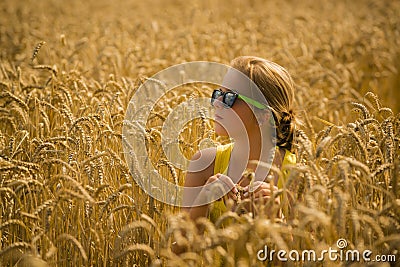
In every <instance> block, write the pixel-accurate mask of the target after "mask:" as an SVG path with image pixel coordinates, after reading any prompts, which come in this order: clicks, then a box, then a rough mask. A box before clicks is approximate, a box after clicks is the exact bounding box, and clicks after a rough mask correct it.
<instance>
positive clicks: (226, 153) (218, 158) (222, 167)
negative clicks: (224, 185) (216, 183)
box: [214, 143, 233, 175]
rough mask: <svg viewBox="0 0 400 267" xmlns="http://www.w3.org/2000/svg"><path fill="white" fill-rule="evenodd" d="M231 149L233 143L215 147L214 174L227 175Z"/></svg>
mask: <svg viewBox="0 0 400 267" xmlns="http://www.w3.org/2000/svg"><path fill="white" fill-rule="evenodd" d="M232 149H233V143H229V144H226V145H222V146H218V147H217V152H216V155H215V164H214V174H217V173H221V174H225V175H227V173H228V167H229V160H230V158H231V152H232Z"/></svg>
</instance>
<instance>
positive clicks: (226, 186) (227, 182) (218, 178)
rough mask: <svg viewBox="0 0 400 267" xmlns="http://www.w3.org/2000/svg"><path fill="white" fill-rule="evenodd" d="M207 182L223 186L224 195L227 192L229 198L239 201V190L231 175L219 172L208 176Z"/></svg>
mask: <svg viewBox="0 0 400 267" xmlns="http://www.w3.org/2000/svg"><path fill="white" fill-rule="evenodd" d="M207 184H213V186H215V187H218V186H222V189H223V192H224V195H225V194H227V196H228V197H229V198H232V199H233V200H235V201H237V196H236V194H237V193H238V190H237V188H236V186H235V184H234V183H233V181H232V179H231V178H230V177H228V176H226V175H223V174H219V173H218V174H216V175H213V176H211V177H210V178H208V179H207V181H206V185H207Z"/></svg>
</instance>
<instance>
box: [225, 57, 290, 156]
mask: <svg viewBox="0 0 400 267" xmlns="http://www.w3.org/2000/svg"><path fill="white" fill-rule="evenodd" d="M231 66H232V67H233V68H235V69H237V70H239V71H241V72H242V73H244V74H245V75H246V76H247V77H249V78H250V79H251V80H252V81H253V82H254V83H255V84H256V85H257V87H258V89H259V90H260V91H261V92H262V93H263V95H264V97H265V98H266V100H267V101H268V105H269V107H270V110H271V112H272V115H273V117H274V120H275V127H276V145H277V146H279V147H282V148H285V149H288V150H289V151H291V150H292V145H293V139H294V135H295V125H296V123H297V122H296V116H295V112H294V110H293V102H294V83H293V80H292V78H291V76H290V74H289V73H288V72H287V70H286V69H284V68H283V67H282V66H280V65H278V64H276V63H274V62H272V61H268V60H266V59H263V58H259V57H253V56H241V57H237V58H235V59H233V60H232V61H231Z"/></svg>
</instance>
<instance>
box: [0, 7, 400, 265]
mask: <svg viewBox="0 0 400 267" xmlns="http://www.w3.org/2000/svg"><path fill="white" fill-rule="evenodd" d="M300 2H301V3H298V1H289V0H288V1H277V0H271V1H261V0H252V1H239V0H233V1H227V0H217V1H210V0H207V1H193V2H185V1H181V0H173V1H156V0H151V1H147V2H145V1H143V2H137V1H125V0H121V1H115V2H112V1H104V0H99V1H94V0H89V1H76V0H73V1H64V2H61V1H51V0H44V1H33V0H26V1H10V0H5V1H2V2H1V3H0V14H1V16H0V47H1V50H0V51H1V54H0V125H1V127H0V198H1V202H0V238H1V245H0V266H218V265H220V264H221V262H223V263H224V264H225V266H265V264H266V262H263V261H260V260H258V259H257V251H258V250H260V249H262V248H263V247H264V245H268V246H269V247H271V248H273V249H276V250H279V249H284V250H286V251H288V250H297V251H301V250H310V249H313V250H315V251H317V252H318V253H320V252H321V251H322V250H324V249H327V248H328V247H336V245H337V244H336V241H337V240H338V239H340V238H344V239H346V241H347V243H348V244H347V249H353V250H359V251H363V250H366V249H368V250H371V251H372V255H394V256H395V258H396V259H397V262H396V261H391V262H386V263H382V262H373V263H372V264H371V266H396V265H397V266H399V263H398V262H400V251H399V249H400V181H399V176H400V113H399V111H400V92H399V87H400V74H399V70H400V48H399V47H400V2H399V1H389V0H388V1H372V0H358V1H346V0H339V1H329V2H328V1H326V2H322V1H312V0H306V1H300ZM239 55H257V56H260V57H264V58H267V59H270V60H272V61H275V62H277V63H279V64H281V65H282V66H285V67H286V68H287V69H288V71H289V72H290V73H291V74H292V76H293V78H294V81H295V83H296V103H297V110H298V111H297V112H298V114H299V116H300V118H301V120H302V122H303V123H302V126H301V127H300V129H299V131H298V133H297V137H296V141H297V142H296V151H297V155H298V163H297V164H296V165H295V166H291V167H290V173H291V174H290V177H289V179H288V183H287V185H286V187H285V188H284V189H283V191H282V192H281V193H282V194H283V195H288V194H291V195H293V196H295V197H296V199H298V200H297V201H296V204H295V205H294V206H293V207H292V208H291V211H290V212H291V214H292V217H291V218H290V219H287V220H285V221H284V222H280V221H276V220H274V219H273V218H269V217H268V216H263V215H262V213H261V214H260V215H259V216H253V215H252V214H244V215H242V216H239V215H238V214H236V213H234V212H228V213H226V214H224V215H223V216H222V217H221V218H220V220H219V221H218V222H217V223H216V224H212V223H211V222H210V221H208V220H207V219H203V220H199V221H196V222H193V221H190V220H189V219H188V218H187V217H186V216H185V215H184V214H181V213H180V212H179V208H177V207H173V206H170V205H167V204H164V203H162V202H160V201H157V200H155V199H153V198H151V197H149V196H148V195H147V194H146V193H145V192H144V191H143V190H142V189H141V188H140V187H139V186H138V185H137V183H136V180H135V179H134V177H135V176H137V175H139V176H146V175H148V174H146V173H143V172H142V171H141V170H140V169H139V168H137V169H135V168H134V171H133V173H132V172H130V169H129V166H128V164H127V162H126V161H125V158H124V151H123V147H122V142H123V136H122V128H123V126H124V125H126V121H124V117H125V113H126V110H127V107H128V103H129V101H130V99H131V98H132V96H133V95H134V93H135V90H137V89H138V87H139V86H140V85H141V84H143V83H144V82H145V81H146V80H147V79H149V78H150V77H151V76H152V75H154V74H155V73H156V72H158V71H160V70H162V69H164V68H166V67H169V66H172V65H174V64H179V63H183V62H189V61H195V60H202V61H213V62H219V63H224V64H228V63H229V61H230V60H231V59H233V58H234V57H236V56H239ZM210 90H211V87H210V86H208V85H205V84H188V85H183V86H180V87H179V88H175V89H174V90H173V91H171V92H169V93H167V94H165V95H164V96H163V97H162V98H160V99H159V100H158V102H157V105H155V106H154V107H152V110H151V116H150V117H149V119H148V121H147V123H146V129H143V133H144V134H145V137H146V138H145V140H146V142H145V144H144V145H145V146H144V147H145V148H146V149H147V151H149V155H150V160H151V162H152V163H153V165H154V166H155V168H156V169H157V171H158V173H160V174H161V175H162V177H164V178H165V179H168V180H169V181H171V182H173V183H175V184H180V185H182V184H183V182H184V171H182V170H180V169H177V168H176V167H174V166H173V165H172V164H171V163H170V162H169V160H168V158H167V157H166V155H165V153H164V152H163V150H162V148H161V142H162V138H163V136H162V131H161V129H162V125H163V123H164V121H165V119H166V117H167V116H168V113H169V112H170V111H171V110H173V109H174V108H175V107H177V106H178V105H179V104H180V103H182V102H184V101H187V100H189V99H193V98H196V97H209V96H210V92H211V91H210ZM193 112H197V113H199V112H201V110H198V109H196V108H194V109H193ZM200 115H201V114H200ZM133 123H134V122H133ZM204 138H208V139H207V140H211V141H209V142H211V143H212V145H216V144H218V143H223V142H224V141H225V140H223V139H221V138H219V137H216V136H215V133H214V132H213V122H212V120H211V119H210V118H205V117H204V116H200V118H199V119H196V120H193V121H191V122H190V123H188V124H186V125H185V126H184V128H183V129H182V130H181V131H180V133H179V144H180V149H181V151H182V153H183V154H184V155H185V157H187V158H190V157H191V156H192V155H193V154H194V153H195V152H196V151H198V150H199V149H201V148H202V147H203V146H205V145H207V144H205V143H204V142H202V140H203V139H204ZM282 205H284V203H283V204H282ZM273 208H276V207H273ZM225 220H229V221H231V223H230V224H229V226H227V227H222V226H221V224H222V223H223V221H225ZM181 231H185V232H186V233H188V234H187V235H186V236H183V235H182V234H181ZM172 242H177V243H178V244H180V245H182V246H186V248H187V252H186V253H183V254H181V255H179V256H178V255H175V254H174V253H173V252H172V251H171V243H172ZM279 264H280V263H279V262H277V261H275V265H278V266H279ZM364 264H365V263H363V262H357V261H355V262H352V261H342V262H338V261H336V262H335V261H329V260H326V261H320V262H286V263H282V265H283V266H337V265H342V266H364Z"/></svg>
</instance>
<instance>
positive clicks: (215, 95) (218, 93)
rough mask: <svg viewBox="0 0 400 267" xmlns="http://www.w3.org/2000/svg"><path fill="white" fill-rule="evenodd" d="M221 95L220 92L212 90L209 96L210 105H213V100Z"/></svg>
mask: <svg viewBox="0 0 400 267" xmlns="http://www.w3.org/2000/svg"><path fill="white" fill-rule="evenodd" d="M221 95H223V92H222V91H221V90H214V91H213V93H212V95H211V105H213V104H214V100H215V99H217V98H218V97H220V96H221Z"/></svg>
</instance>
